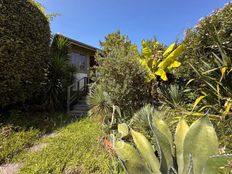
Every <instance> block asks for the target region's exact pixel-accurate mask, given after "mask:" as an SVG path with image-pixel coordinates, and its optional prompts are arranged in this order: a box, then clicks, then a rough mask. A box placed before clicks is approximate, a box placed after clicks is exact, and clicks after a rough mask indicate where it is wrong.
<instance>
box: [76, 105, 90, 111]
mask: <svg viewBox="0 0 232 174" xmlns="http://www.w3.org/2000/svg"><path fill="white" fill-rule="evenodd" d="M73 110H81V111H88V110H89V107H88V106H79V105H76V106H74V107H73Z"/></svg>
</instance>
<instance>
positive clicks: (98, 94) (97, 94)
mask: <svg viewBox="0 0 232 174" xmlns="http://www.w3.org/2000/svg"><path fill="white" fill-rule="evenodd" d="M87 102H88V104H89V106H90V110H89V113H88V114H89V115H90V116H92V117H95V118H97V119H98V120H99V121H101V122H103V121H104V119H105V117H106V116H107V115H109V114H110V111H111V106H112V102H111V100H110V97H109V95H108V94H107V93H106V92H105V91H104V89H103V87H102V86H101V85H99V84H96V83H94V84H92V86H91V88H90V91H89V94H88V96H87Z"/></svg>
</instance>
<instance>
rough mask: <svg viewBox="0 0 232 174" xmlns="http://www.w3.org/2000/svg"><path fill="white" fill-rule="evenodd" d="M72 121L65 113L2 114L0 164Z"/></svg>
mask: <svg viewBox="0 0 232 174" xmlns="http://www.w3.org/2000/svg"><path fill="white" fill-rule="evenodd" d="M68 122H70V121H69V120H68V119H67V116H66V115H64V114H58V113H53V114H50V115H48V114H41V113H27V114H25V113H20V112H17V111H13V112H11V113H10V114H8V115H7V116H4V117H3V116H1V115H0V140H1V141H0V165H1V164H3V163H7V162H9V161H10V160H11V159H12V157H13V156H15V155H16V154H18V153H19V152H21V151H22V150H23V149H25V148H26V147H29V146H32V145H33V144H34V143H35V142H36V141H37V140H38V138H39V137H41V136H42V135H43V134H45V133H49V132H52V131H54V130H56V129H58V128H60V127H62V126H64V125H66V124H68Z"/></svg>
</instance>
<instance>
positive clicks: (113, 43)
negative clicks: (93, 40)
mask: <svg viewBox="0 0 232 174" xmlns="http://www.w3.org/2000/svg"><path fill="white" fill-rule="evenodd" d="M100 46H101V48H102V49H101V52H100V54H102V55H103V56H107V55H109V54H110V52H112V51H114V50H115V49H121V51H125V54H127V53H128V51H129V50H130V49H131V48H134V49H135V48H136V46H135V45H133V44H132V42H131V41H130V40H129V39H128V36H126V35H122V34H121V33H120V31H116V32H114V33H110V34H108V35H107V36H106V37H105V41H100Z"/></svg>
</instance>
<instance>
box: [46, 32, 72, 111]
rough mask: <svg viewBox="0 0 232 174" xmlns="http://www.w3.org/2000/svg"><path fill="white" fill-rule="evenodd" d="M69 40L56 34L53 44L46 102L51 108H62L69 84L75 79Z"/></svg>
mask: <svg viewBox="0 0 232 174" xmlns="http://www.w3.org/2000/svg"><path fill="white" fill-rule="evenodd" d="M68 51H69V41H68V40H67V39H66V38H64V37H63V36H59V35H56V36H55V37H54V40H53V43H52V46H51V56H52V58H51V61H50V63H49V68H48V76H47V85H46V87H45V88H46V89H45V91H46V94H45V104H46V107H47V108H49V109H50V110H54V109H58V108H62V107H63V106H64V104H65V103H66V93H67V86H68V85H70V84H71V83H72V81H73V79H72V74H73V73H74V72H75V71H76V68H75V67H74V66H72V65H70V60H69V55H68Z"/></svg>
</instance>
